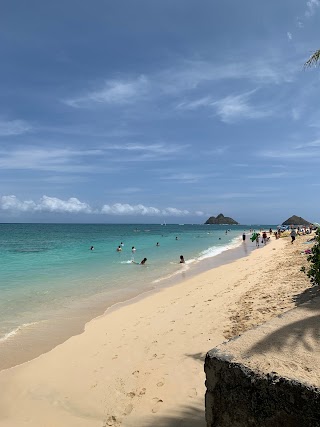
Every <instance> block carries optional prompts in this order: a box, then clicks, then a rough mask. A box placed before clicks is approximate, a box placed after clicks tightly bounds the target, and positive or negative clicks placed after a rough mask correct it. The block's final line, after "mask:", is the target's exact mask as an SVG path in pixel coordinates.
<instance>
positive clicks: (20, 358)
mask: <svg viewBox="0 0 320 427" xmlns="http://www.w3.org/2000/svg"><path fill="white" fill-rule="evenodd" d="M240 238H241V237H240V235H239V244H238V245H237V246H235V247H232V248H229V249H226V250H224V251H222V252H221V253H218V254H217V255H215V256H212V257H208V258H204V259H202V260H199V261H196V262H195V263H192V264H190V266H189V265H188V269H187V270H177V271H176V272H175V273H173V274H171V275H170V276H169V277H163V278H159V279H158V280H157V281H156V283H155V282H152V283H150V284H149V286H147V287H146V288H144V289H141V290H135V291H133V292H130V291H129V289H125V290H120V291H119V294H118V295H113V296H110V295H109V293H108V292H107V298H105V299H103V301H102V302H100V301H97V298H99V297H100V294H97V295H93V296H92V297H91V299H90V300H92V301H93V302H92V306H91V307H90V308H88V307H85V308H84V309H82V308H81V307H77V308H76V309H75V310H73V311H70V315H69V318H68V319H66V318H65V317H58V316H56V321H55V322H53V321H52V320H44V321H39V322H31V323H30V324H26V325H21V326H19V327H18V328H17V329H16V330H15V331H16V332H17V333H16V334H13V333H12V331H10V332H9V333H8V338H7V339H6V340H3V341H2V342H0V371H2V370H3V369H8V368H11V367H15V366H18V365H20V364H22V363H25V362H28V361H30V360H32V359H34V358H36V357H38V356H40V355H41V354H45V353H47V352H49V351H51V350H52V349H54V348H55V347H56V346H58V345H60V344H62V343H64V342H65V341H67V340H68V339H70V338H71V337H73V336H76V335H79V334H82V333H83V332H84V330H85V327H86V324H87V323H89V322H91V321H93V320H94V319H96V318H99V317H100V316H103V315H104V314H105V313H107V312H110V311H112V310H116V309H117V308H118V307H122V306H125V305H126V304H132V303H134V302H135V301H137V300H140V299H142V298H145V297H146V296H148V295H149V294H150V293H153V292H154V293H157V292H159V291H161V289H163V288H167V287H171V286H175V285H177V284H180V283H182V282H184V281H186V280H190V279H192V278H194V277H196V276H198V275H199V274H202V273H204V272H207V271H210V270H212V269H214V268H217V267H219V266H221V265H225V264H229V263H231V262H233V261H235V260H237V259H240V258H242V257H246V256H248V255H249V254H250V253H251V252H252V251H253V250H255V249H256V247H255V243H252V242H251V241H250V239H249V236H248V235H247V241H246V243H245V244H244V243H243V242H242V241H240Z"/></svg>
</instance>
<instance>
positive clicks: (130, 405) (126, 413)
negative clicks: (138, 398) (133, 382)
mask: <svg viewBox="0 0 320 427" xmlns="http://www.w3.org/2000/svg"><path fill="white" fill-rule="evenodd" d="M132 411H133V405H132V404H131V403H130V404H129V405H127V406H126V407H125V410H124V412H123V415H129V414H131V412H132Z"/></svg>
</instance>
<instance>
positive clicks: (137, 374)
mask: <svg viewBox="0 0 320 427" xmlns="http://www.w3.org/2000/svg"><path fill="white" fill-rule="evenodd" d="M139 373H140V371H134V372H132V375H133V376H134V377H136V378H138V376H139Z"/></svg>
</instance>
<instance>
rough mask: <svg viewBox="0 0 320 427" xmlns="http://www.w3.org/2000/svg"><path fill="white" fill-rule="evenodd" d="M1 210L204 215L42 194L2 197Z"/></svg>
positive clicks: (170, 209)
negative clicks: (99, 204) (37, 196)
mask: <svg viewBox="0 0 320 427" xmlns="http://www.w3.org/2000/svg"><path fill="white" fill-rule="evenodd" d="M0 211H7V212H11V213H15V214H18V213H22V212H30V213H36V212H51V213H60V214H61V213H64V214H79V213H84V214H98V215H116V216H130V215H132V216H159V217H163V216H173V217H180V216H188V215H197V216H202V215H204V213H203V212H201V211H197V212H190V211H188V210H186V209H184V210H181V209H177V208H173V207H167V208H163V209H160V208H157V207H152V206H144V205H142V204H137V205H130V204H128V203H115V204H113V205H107V204H105V205H103V206H102V208H101V209H93V208H92V207H91V206H90V205H89V204H88V203H85V202H81V201H80V200H79V199H77V198H76V197H70V199H68V200H61V199H58V198H57V197H48V196H42V197H41V198H40V200H39V201H38V202H35V201H33V200H24V201H21V200H19V199H18V198H17V197H16V196H14V195H10V196H2V197H0Z"/></svg>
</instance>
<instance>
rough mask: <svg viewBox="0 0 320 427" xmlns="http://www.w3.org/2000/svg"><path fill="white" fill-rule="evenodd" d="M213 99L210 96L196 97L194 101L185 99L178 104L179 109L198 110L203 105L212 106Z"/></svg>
mask: <svg viewBox="0 0 320 427" xmlns="http://www.w3.org/2000/svg"><path fill="white" fill-rule="evenodd" d="M213 102H214V101H213V99H212V98H211V97H209V96H206V97H204V98H200V99H196V100H194V101H183V102H180V103H179V104H178V105H177V107H176V108H177V109H178V110H197V109H198V108H201V107H210V106H212V105H213Z"/></svg>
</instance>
